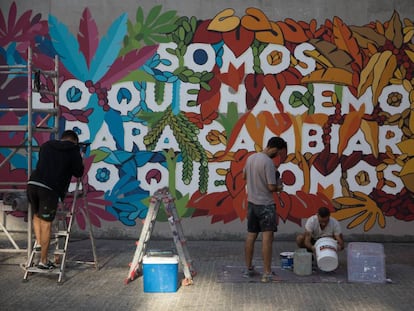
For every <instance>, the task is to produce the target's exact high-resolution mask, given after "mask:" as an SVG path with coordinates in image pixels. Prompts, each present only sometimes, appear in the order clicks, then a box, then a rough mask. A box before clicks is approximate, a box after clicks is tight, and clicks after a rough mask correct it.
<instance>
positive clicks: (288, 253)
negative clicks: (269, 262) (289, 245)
mask: <svg viewBox="0 0 414 311" xmlns="http://www.w3.org/2000/svg"><path fill="white" fill-rule="evenodd" d="M294 254H295V253H294V252H282V253H280V256H282V257H288V258H290V257H293V255H294Z"/></svg>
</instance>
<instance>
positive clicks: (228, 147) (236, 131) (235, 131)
mask: <svg viewBox="0 0 414 311" xmlns="http://www.w3.org/2000/svg"><path fill="white" fill-rule="evenodd" d="M250 114H251V112H250V111H248V112H246V113H245V114H244V115H243V116H242V117H241V118H240V119H239V120H238V121H237V122H236V124H235V125H234V127H233V130H232V132H231V134H230V138H229V139H228V141H227V145H226V149H225V150H224V151H223V152H222V154H221V156H220V157H218V158H217V159H216V161H220V160H222V159H223V158H226V157H227V156H228V153H229V151H230V150H231V148H233V145H234V143H235V142H236V140H237V138H238V136H239V134H240V131H241V129H242V128H243V126H244V125H245V122H246V120H247V118H248V117H249V115H250Z"/></svg>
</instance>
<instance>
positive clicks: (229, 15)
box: [207, 9, 240, 32]
mask: <svg viewBox="0 0 414 311" xmlns="http://www.w3.org/2000/svg"><path fill="white" fill-rule="evenodd" d="M234 13H235V11H234V10H233V9H225V10H223V11H221V12H220V13H218V14H217V15H216V16H215V17H214V18H213V19H212V20H211V22H210V24H209V25H208V28H207V29H208V30H214V31H220V32H227V31H231V30H233V29H236V28H237V27H238V26H239V24H240V18H239V17H238V16H234Z"/></svg>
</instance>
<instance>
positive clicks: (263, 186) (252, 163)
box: [244, 152, 276, 205]
mask: <svg viewBox="0 0 414 311" xmlns="http://www.w3.org/2000/svg"><path fill="white" fill-rule="evenodd" d="M244 173H245V174H246V179H247V182H246V185H247V198H248V201H249V202H251V203H253V204H257V205H268V204H274V203H275V201H274V199H273V194H272V192H270V191H269V188H268V187H267V185H275V184H276V168H275V165H274V163H273V161H272V159H271V158H270V157H269V156H268V155H267V154H265V153H263V152H259V153H255V154H253V155H251V156H250V157H249V158H248V159H247V161H246V166H245V167H244Z"/></svg>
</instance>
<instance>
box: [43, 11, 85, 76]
mask: <svg viewBox="0 0 414 311" xmlns="http://www.w3.org/2000/svg"><path fill="white" fill-rule="evenodd" d="M49 34H50V36H51V37H52V43H53V47H54V48H55V50H56V52H57V53H58V54H59V56H60V61H61V62H62V64H63V65H64V66H65V67H66V69H67V70H68V71H70V72H71V73H72V74H73V76H74V77H75V78H77V79H79V80H81V81H86V80H89V79H88V76H89V71H88V67H87V65H86V60H85V57H84V56H83V54H82V53H81V52H80V50H79V43H78V41H77V40H76V38H75V37H74V36H73V35H72V34H71V33H70V32H69V30H68V28H67V27H66V26H65V25H64V24H62V23H60V22H59V21H58V20H57V18H56V17H54V16H53V15H49Z"/></svg>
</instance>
